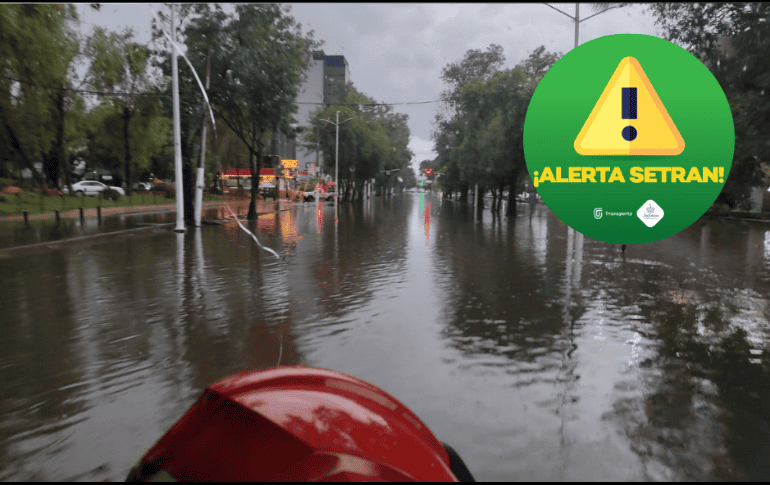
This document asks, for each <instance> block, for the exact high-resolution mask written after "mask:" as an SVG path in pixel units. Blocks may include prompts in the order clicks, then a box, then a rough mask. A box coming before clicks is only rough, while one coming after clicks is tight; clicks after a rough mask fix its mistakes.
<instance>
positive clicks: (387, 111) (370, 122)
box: [305, 83, 413, 194]
mask: <svg viewBox="0 0 770 485" xmlns="http://www.w3.org/2000/svg"><path fill="white" fill-rule="evenodd" d="M373 104H376V101H375V100H374V99H372V98H370V97H368V96H366V95H364V94H363V93H361V92H359V91H358V90H357V89H356V88H355V87H354V86H353V84H352V83H350V84H348V85H347V86H346V87H345V89H344V90H343V104H341V105H332V106H328V107H326V108H325V109H320V110H318V111H316V112H315V114H314V116H313V119H312V120H311V124H312V128H311V129H310V130H309V131H308V132H307V133H306V134H305V142H306V143H307V144H308V145H311V146H315V144H316V142H318V143H319V146H320V148H321V150H322V151H323V152H324V156H325V159H324V167H325V169H326V171H327V173H328V174H330V175H332V176H333V175H334V170H335V150H336V145H335V144H336V133H337V127H336V126H335V125H334V124H332V123H336V122H337V112H338V111H339V121H340V126H339V176H340V181H341V182H342V183H343V184H344V183H345V182H346V181H348V182H353V181H355V182H356V183H357V186H358V187H361V186H363V182H364V181H365V180H369V179H372V178H374V179H376V181H377V183H378V184H379V185H381V186H388V187H391V186H393V184H394V183H395V180H396V177H397V174H396V173H395V172H393V173H391V174H389V175H388V174H384V173H383V171H384V170H393V169H401V170H405V169H406V168H407V167H408V166H409V163H410V162H411V160H412V156H413V153H412V152H411V150H409V147H408V145H409V137H410V132H409V127H408V125H407V122H408V116H407V115H404V114H400V113H394V112H393V111H392V108H391V107H390V106H371V105H373ZM324 120H326V121H324ZM346 120H347V121H346ZM351 168H352V169H353V170H352V171H351ZM359 194H360V192H359Z"/></svg>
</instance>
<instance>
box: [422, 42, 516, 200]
mask: <svg viewBox="0 0 770 485" xmlns="http://www.w3.org/2000/svg"><path fill="white" fill-rule="evenodd" d="M503 62H505V56H504V55H503V48H502V47H501V46H499V45H495V44H490V46H489V47H487V50H486V52H483V51H481V50H478V49H471V50H469V51H467V52H466V53H465V56H464V58H463V60H462V61H460V62H459V63H450V64H448V65H447V66H446V67H445V68H444V69H442V71H441V78H442V79H443V81H444V83H445V84H446V85H447V89H445V90H444V91H443V92H442V93H441V99H442V100H444V101H445V102H446V103H447V106H448V107H449V109H448V113H446V114H444V113H439V114H437V115H436V126H435V129H434V132H433V134H432V137H433V138H434V140H435V141H437V142H439V143H437V144H436V152H437V153H438V154H439V157H440V158H442V159H445V160H449V164H450V165H455V166H454V167H453V170H450V172H452V173H456V172H459V180H457V184H458V185H459V187H458V188H459V189H460V192H461V200H466V194H467V191H468V186H469V183H470V182H469V177H470V176H471V175H470V174H471V172H473V170H472V168H471V165H470V164H469V163H468V158H467V157H468V156H469V152H468V150H461V151H459V152H455V153H453V154H452V155H449V152H448V151H449V150H450V149H451V148H454V147H457V146H460V145H461V144H462V143H463V139H462V138H461V137H462V136H464V135H465V134H466V133H465V129H466V127H467V125H468V123H469V122H470V121H469V119H468V112H467V107H466V106H465V105H464V104H463V102H462V101H463V100H462V95H463V87H464V86H465V85H466V84H467V83H468V82H470V81H472V80H474V79H481V80H484V81H485V80H487V79H489V78H490V77H491V76H492V75H493V74H494V73H496V72H497V71H498V70H499V69H500V67H501V66H502V65H503ZM466 101H467V99H466ZM450 145H451V147H450V148H447V146H450ZM466 146H467V145H466ZM470 156H472V154H470ZM460 159H465V163H460V162H459V160H460ZM471 160H472V159H471ZM471 163H472V162H471ZM465 172H467V173H465ZM466 175H467V176H466ZM453 178H454V177H452V178H450V179H448V180H446V181H445V183H448V184H449V186H453V185H454V182H455V180H453Z"/></svg>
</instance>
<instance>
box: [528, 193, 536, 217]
mask: <svg viewBox="0 0 770 485" xmlns="http://www.w3.org/2000/svg"><path fill="white" fill-rule="evenodd" d="M535 207H537V192H535V191H534V190H533V191H532V192H530V193H529V217H530V218H531V217H532V214H534V213H535Z"/></svg>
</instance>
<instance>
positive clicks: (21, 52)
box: [0, 4, 82, 187]
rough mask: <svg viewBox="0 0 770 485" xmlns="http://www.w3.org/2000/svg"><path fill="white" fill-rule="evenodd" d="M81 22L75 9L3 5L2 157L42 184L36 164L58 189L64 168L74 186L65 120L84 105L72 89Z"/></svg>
mask: <svg viewBox="0 0 770 485" xmlns="http://www.w3.org/2000/svg"><path fill="white" fill-rule="evenodd" d="M76 21H77V15H76V12H75V7H74V6H73V5H46V4H41V5H32V4H24V5H10V4H5V5H0V76H1V77H0V124H2V128H3V130H2V131H3V132H2V133H0V139H2V140H3V142H4V143H2V145H0V146H1V147H2V148H0V152H1V153H0V157H2V158H3V159H6V160H11V161H12V164H13V165H15V166H16V167H17V168H21V167H26V168H28V169H30V170H31V171H32V174H33V177H34V178H35V179H36V180H37V181H38V183H39V184H41V185H42V184H43V180H42V179H40V178H39V176H38V174H37V171H36V170H35V168H34V163H35V161H36V160H42V161H43V167H44V172H45V174H46V178H47V180H48V183H49V185H52V186H54V187H55V186H57V185H58V181H59V170H60V168H64V170H65V178H66V179H67V180H68V182H69V173H68V171H67V163H66V155H67V153H66V145H67V138H66V137H67V134H68V133H69V131H68V129H67V127H66V124H65V120H66V118H67V116H68V111H69V110H70V109H71V108H72V107H73V105H77V104H78V98H77V97H76V96H73V95H72V91H71V89H70V88H71V83H70V79H71V77H72V66H73V64H72V61H73V59H74V58H75V57H76V56H77V54H78V41H77V35H76V33H75V31H74V29H73V28H72V27H73V24H74V23H75V22H76ZM81 101H82V100H81ZM75 109H77V108H75Z"/></svg>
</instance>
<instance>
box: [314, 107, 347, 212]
mask: <svg viewBox="0 0 770 485" xmlns="http://www.w3.org/2000/svg"><path fill="white" fill-rule="evenodd" d="M352 119H353V118H348V119H346V120H345V121H350V120H352ZM321 121H325V122H327V123H331V124H333V125H336V126H337V138H336V139H335V141H334V187H335V190H336V192H337V195H336V196H335V197H334V223H335V224H336V223H337V221H338V220H339V217H338V216H339V212H338V210H337V206H338V204H339V200H340V181H339V173H340V124H341V123H344V122H345V121H342V122H340V112H339V111H337V122H336V123H335V122H333V121H329V120H321Z"/></svg>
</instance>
